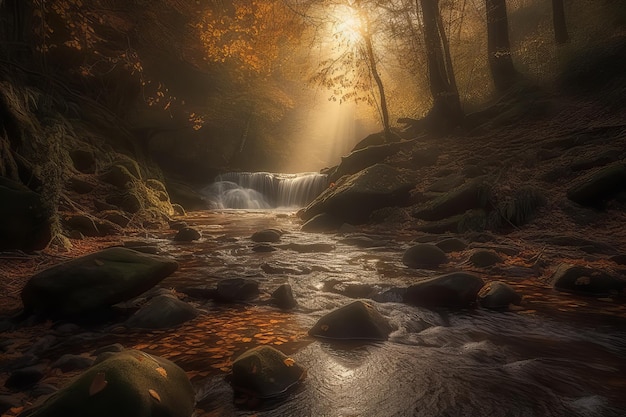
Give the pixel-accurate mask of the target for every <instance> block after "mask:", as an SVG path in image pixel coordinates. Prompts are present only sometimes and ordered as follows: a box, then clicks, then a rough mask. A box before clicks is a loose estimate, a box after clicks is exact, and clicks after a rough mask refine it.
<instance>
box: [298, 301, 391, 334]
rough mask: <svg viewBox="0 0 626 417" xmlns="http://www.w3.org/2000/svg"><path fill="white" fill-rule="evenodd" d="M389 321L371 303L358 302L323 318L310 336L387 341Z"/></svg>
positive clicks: (389, 327)
mask: <svg viewBox="0 0 626 417" xmlns="http://www.w3.org/2000/svg"><path fill="white" fill-rule="evenodd" d="M391 330H392V328H391V325H390V324H389V321H388V320H387V319H386V318H385V317H383V316H382V315H381V314H380V313H379V312H378V310H376V309H375V308H374V306H372V305H371V304H369V303H366V302H364V301H361V300H358V301H354V302H352V303H350V304H348V305H346V306H343V307H340V308H338V309H336V310H333V311H331V312H330V313H328V314H326V315H324V316H323V317H321V318H320V319H319V320H318V321H317V323H315V325H314V326H313V327H312V328H311V330H309V335H311V336H315V337H321V338H326V339H338V340H387V338H388V337H389V333H391Z"/></svg>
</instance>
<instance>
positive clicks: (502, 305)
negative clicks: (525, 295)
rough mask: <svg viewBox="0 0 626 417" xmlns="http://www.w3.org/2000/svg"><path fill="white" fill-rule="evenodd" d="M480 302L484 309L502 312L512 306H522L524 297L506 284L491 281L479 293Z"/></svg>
mask: <svg viewBox="0 0 626 417" xmlns="http://www.w3.org/2000/svg"><path fill="white" fill-rule="evenodd" d="M478 302H479V303H480V305H481V306H482V307H484V308H489V309H492V310H502V309H506V308H508V307H509V305H511V304H520V303H521V302H522V296H521V295H520V294H518V293H517V291H515V289H514V288H513V287H511V286H510V285H509V284H507V283H505V282H502V281H491V282H489V283H487V284H485V286H484V287H482V288H481V289H480V291H479V292H478Z"/></svg>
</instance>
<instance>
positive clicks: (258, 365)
mask: <svg viewBox="0 0 626 417" xmlns="http://www.w3.org/2000/svg"><path fill="white" fill-rule="evenodd" d="M305 376H306V370H305V369H304V368H302V367H301V366H300V365H298V364H297V363H296V362H295V361H294V360H293V359H292V358H290V357H288V356H286V355H285V354H283V353H282V352H281V351H279V350H276V349H274V348H273V347H270V346H257V347H255V348H253V349H250V350H248V351H246V352H244V353H243V354H242V355H241V356H239V357H238V358H237V359H235V361H234V362H233V375H232V379H231V384H232V386H233V389H234V390H235V391H236V392H238V393H244V394H246V395H248V396H252V397H256V398H273V397H278V396H281V395H284V394H285V393H287V392H288V391H289V390H290V389H291V388H293V387H294V386H296V385H297V384H298V383H299V382H300V381H302V380H303V379H304V378H305Z"/></svg>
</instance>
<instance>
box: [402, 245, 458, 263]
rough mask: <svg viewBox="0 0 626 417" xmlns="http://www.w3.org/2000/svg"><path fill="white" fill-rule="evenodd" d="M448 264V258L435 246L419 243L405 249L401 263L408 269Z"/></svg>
mask: <svg viewBox="0 0 626 417" xmlns="http://www.w3.org/2000/svg"><path fill="white" fill-rule="evenodd" d="M447 262H448V256H447V255H446V254H445V253H444V252H443V251H442V250H441V249H439V248H438V247H437V246H435V245H429V244H425V243H420V244H417V245H414V246H412V247H410V248H409V249H407V250H406V251H405V252H404V255H402V263H403V264H404V265H406V266H408V267H409V268H432V267H435V268H436V267H438V266H439V265H441V264H445V263H447Z"/></svg>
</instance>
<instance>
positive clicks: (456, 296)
mask: <svg viewBox="0 0 626 417" xmlns="http://www.w3.org/2000/svg"><path fill="white" fill-rule="evenodd" d="M482 287H483V280H482V279H481V278H480V277H478V276H476V275H473V274H468V273H466V272H453V273H450V274H445V275H440V276H437V277H433V278H427V279H424V280H421V281H419V282H417V283H415V284H413V285H411V286H409V287H408V288H407V289H406V293H405V294H404V302H406V303H408V304H412V305H417V306H421V307H432V308H436V307H468V306H470V305H472V304H474V303H475V302H476V296H477V295H478V291H480V289H481V288H482Z"/></svg>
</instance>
